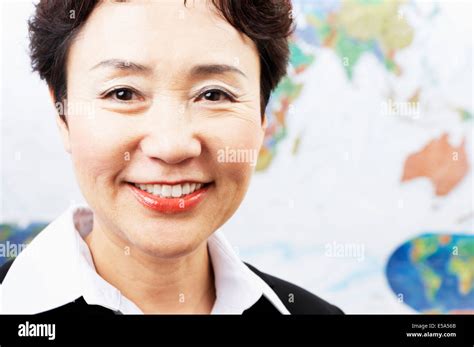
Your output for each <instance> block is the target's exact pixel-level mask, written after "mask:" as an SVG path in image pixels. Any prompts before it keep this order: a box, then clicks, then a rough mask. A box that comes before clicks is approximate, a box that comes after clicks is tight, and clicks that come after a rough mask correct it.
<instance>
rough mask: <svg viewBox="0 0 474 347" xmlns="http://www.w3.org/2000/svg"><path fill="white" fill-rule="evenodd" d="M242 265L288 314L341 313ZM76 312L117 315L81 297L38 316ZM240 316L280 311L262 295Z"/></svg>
mask: <svg viewBox="0 0 474 347" xmlns="http://www.w3.org/2000/svg"><path fill="white" fill-rule="evenodd" d="M12 263H13V260H10V261H8V262H7V263H6V264H4V265H3V266H1V267H0V283H2V282H3V279H4V278H5V276H6V274H7V272H8V270H9V269H10V266H11V265H12ZM245 265H247V266H248V267H249V269H250V270H252V271H253V272H254V273H255V274H256V275H257V276H259V277H260V278H261V279H262V280H263V281H265V282H266V283H267V284H268V285H269V286H270V288H271V289H272V290H273V291H274V292H275V293H276V294H277V295H278V297H279V298H280V300H281V302H282V303H283V304H284V305H285V306H286V308H287V309H288V311H290V313H291V314H344V312H343V311H342V310H341V309H340V308H338V307H336V306H334V305H331V304H329V303H328V302H326V301H324V300H323V299H321V298H319V297H318V296H316V295H314V294H312V293H310V292H308V291H307V290H304V289H303V288H300V287H298V286H296V285H294V284H292V283H290V282H286V281H284V280H282V279H279V278H277V277H274V276H271V275H269V274H266V273H264V272H261V271H259V270H258V269H256V268H255V267H253V266H252V265H250V264H247V263H245ZM77 313H85V314H99V315H110V314H121V313H120V312H115V311H112V310H109V309H107V308H105V307H102V306H98V305H88V304H87V303H86V301H85V300H84V299H83V298H82V297H81V298H79V299H77V300H76V301H73V302H71V303H69V304H66V305H64V306H61V307H58V308H56V309H53V310H51V311H47V312H44V313H41V314H42V315H51V314H53V315H56V314H77ZM242 314H243V315H247V314H280V312H279V311H278V310H277V309H276V308H275V307H274V306H273V304H272V303H271V302H270V301H269V300H268V299H266V298H265V297H264V296H263V295H262V297H261V298H260V299H259V300H258V301H257V302H256V303H255V304H254V305H253V306H251V307H250V308H248V309H247V310H245V311H244V312H243V313H242Z"/></svg>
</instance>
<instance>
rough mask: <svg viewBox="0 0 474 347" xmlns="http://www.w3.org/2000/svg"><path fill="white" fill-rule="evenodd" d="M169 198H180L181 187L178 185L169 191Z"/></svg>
mask: <svg viewBox="0 0 474 347" xmlns="http://www.w3.org/2000/svg"><path fill="white" fill-rule="evenodd" d="M171 196H172V197H173V198H178V197H180V196H181V186H180V185H179V184H177V185H175V186H173V187H172V189H171Z"/></svg>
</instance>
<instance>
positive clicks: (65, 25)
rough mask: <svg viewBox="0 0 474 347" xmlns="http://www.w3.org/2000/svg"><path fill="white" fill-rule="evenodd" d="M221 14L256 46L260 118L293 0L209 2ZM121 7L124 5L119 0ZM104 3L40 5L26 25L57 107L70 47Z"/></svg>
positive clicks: (284, 55) (277, 69)
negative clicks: (259, 68)
mask: <svg viewBox="0 0 474 347" xmlns="http://www.w3.org/2000/svg"><path fill="white" fill-rule="evenodd" d="M210 1H211V3H212V4H213V5H214V7H215V8H216V9H217V10H218V12H219V13H220V15H221V16H222V17H223V18H224V19H225V20H227V22H229V23H230V24H231V25H232V26H233V27H234V28H235V29H236V30H238V31H239V32H241V33H243V34H245V35H247V36H248V37H249V38H250V39H251V40H252V41H253V42H254V43H255V45H256V47H257V49H258V53H259V58H260V65H261V73H260V109H261V114H262V117H263V114H264V112H265V108H266V106H267V104H268V100H269V99H270V94H271V92H272V91H273V90H274V89H275V87H276V86H277V85H278V83H279V82H280V80H281V78H282V77H283V76H284V75H285V74H286V69H287V65H288V59H289V55H290V53H289V47H288V38H289V36H290V35H291V34H292V32H293V31H294V22H293V16H292V5H291V0H210ZM117 2H123V1H117ZM186 2H187V1H186V0H184V5H185V6H186ZM100 3H101V0H40V1H39V3H38V4H37V5H36V10H35V13H34V15H33V17H32V18H31V19H30V20H29V21H28V26H29V37H30V57H31V64H32V67H33V71H37V72H38V73H39V75H40V77H41V78H42V79H44V80H46V82H47V83H48V86H49V87H50V88H51V89H52V91H53V94H54V99H55V102H62V101H63V100H64V99H65V98H66V97H67V87H66V86H67V83H66V78H67V75H66V60H67V54H68V51H69V48H70V46H71V44H72V42H73V40H74V38H75V36H76V35H77V33H78V32H79V31H80V30H81V28H82V27H83V25H84V24H85V22H86V20H87V18H88V17H89V16H90V14H91V13H92V11H93V10H94V8H95V7H96V6H97V5H99V4H100Z"/></svg>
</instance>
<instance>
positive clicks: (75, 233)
mask: <svg viewBox="0 0 474 347" xmlns="http://www.w3.org/2000/svg"><path fill="white" fill-rule="evenodd" d="M91 218H92V211H91V210H90V209H89V208H88V207H87V206H81V205H76V206H71V207H70V208H68V209H67V210H66V211H65V212H64V213H63V214H62V215H61V216H60V217H59V218H57V219H56V220H54V221H53V222H52V223H51V224H49V225H48V226H47V227H46V228H45V229H44V230H43V231H42V232H40V233H39V234H38V236H37V237H36V238H35V239H34V240H33V241H32V242H31V243H30V244H29V245H28V247H27V248H26V249H25V250H23V252H21V253H20V255H19V256H18V257H17V258H16V259H15V261H14V262H13V264H12V266H11V268H10V270H9V271H8V273H7V275H6V277H5V279H4V281H3V284H2V296H0V312H1V313H4V314H36V313H41V312H45V311H49V310H52V309H54V308H57V307H60V306H63V305H66V304H68V303H70V302H72V301H74V300H76V299H78V298H80V297H81V296H82V297H83V298H84V300H85V301H86V302H87V303H88V304H90V305H100V306H103V307H106V308H108V309H111V310H114V311H120V312H121V313H124V314H143V312H142V311H141V310H140V309H139V308H138V307H137V306H136V305H135V304H134V303H133V302H132V301H131V300H129V299H128V298H126V297H125V296H124V295H123V294H122V293H121V292H120V290H118V289H117V288H115V287H114V286H113V285H111V284H110V283H108V282H107V281H106V280H104V279H103V278H102V277H101V276H100V275H99V274H98V273H97V272H96V270H95V267H94V262H93V260H92V256H91V253H90V250H89V248H88V246H87V243H86V242H85V241H84V237H85V236H86V235H87V234H88V233H89V232H90V231H91V230H90V229H91V228H90V227H87V226H88V225H89V226H90V225H91V223H90V221H88V219H89V220H91ZM78 225H80V226H81V225H82V226H86V227H85V228H83V227H82V228H81V227H80V230H78V229H77V228H76V226H78ZM207 242H208V248H209V254H210V258H211V263H212V267H213V270H214V279H215V288H216V301H215V303H214V306H213V308H212V312H211V313H212V314H241V313H242V312H243V311H245V310H246V309H248V308H250V307H251V306H252V305H254V304H255V303H256V302H257V301H258V300H259V299H260V297H261V296H262V295H263V296H265V297H266V298H267V299H268V300H269V301H270V302H271V303H272V304H273V305H274V306H275V307H276V308H277V309H278V310H279V311H280V312H281V313H282V314H289V311H288V310H287V309H286V307H285V306H284V305H283V303H282V302H281V300H280V299H279V298H278V296H277V295H276V293H275V292H274V291H273V290H272V289H271V288H270V287H269V286H268V285H267V284H266V283H265V282H264V281H263V280H262V279H261V278H260V277H258V276H257V275H256V274H254V273H253V272H252V271H251V270H250V269H249V268H248V267H247V266H246V265H245V264H244V263H243V262H242V261H241V260H240V259H239V258H238V256H237V255H236V254H235V252H234V251H233V249H232V247H231V246H230V244H229V243H228V242H227V240H226V239H225V237H224V235H223V233H222V232H221V231H219V230H217V231H216V232H214V234H212V235H211V236H210V237H209V238H208V240H207Z"/></svg>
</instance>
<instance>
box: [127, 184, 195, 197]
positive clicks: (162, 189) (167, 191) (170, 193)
mask: <svg viewBox="0 0 474 347" xmlns="http://www.w3.org/2000/svg"><path fill="white" fill-rule="evenodd" d="M135 186H136V187H137V188H140V189H141V190H144V191H146V192H148V193H150V194H153V195H156V196H161V197H164V198H170V197H173V198H179V197H181V196H184V195H187V194H191V193H193V192H194V191H196V190H198V189H201V188H202V186H203V184H202V183H184V184H176V185H173V186H170V185H167V184H164V185H161V184H135Z"/></svg>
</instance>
